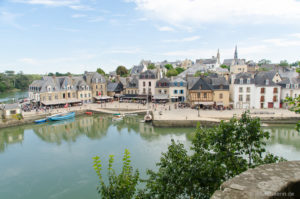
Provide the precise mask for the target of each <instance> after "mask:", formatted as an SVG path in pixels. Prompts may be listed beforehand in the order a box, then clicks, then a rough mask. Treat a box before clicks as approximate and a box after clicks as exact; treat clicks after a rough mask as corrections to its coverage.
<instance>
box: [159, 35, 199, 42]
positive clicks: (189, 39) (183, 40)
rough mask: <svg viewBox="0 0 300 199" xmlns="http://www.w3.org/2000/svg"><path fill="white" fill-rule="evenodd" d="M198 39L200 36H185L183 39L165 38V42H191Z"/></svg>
mask: <svg viewBox="0 0 300 199" xmlns="http://www.w3.org/2000/svg"><path fill="white" fill-rule="evenodd" d="M198 39H200V36H193V37H185V38H182V39H168V40H164V41H163V42H166V43H177V42H191V41H196V40H198Z"/></svg>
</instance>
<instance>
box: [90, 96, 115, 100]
mask: <svg viewBox="0 0 300 199" xmlns="http://www.w3.org/2000/svg"><path fill="white" fill-rule="evenodd" d="M94 98H95V99H96V100H107V99H112V97H110V96H96V97H94Z"/></svg>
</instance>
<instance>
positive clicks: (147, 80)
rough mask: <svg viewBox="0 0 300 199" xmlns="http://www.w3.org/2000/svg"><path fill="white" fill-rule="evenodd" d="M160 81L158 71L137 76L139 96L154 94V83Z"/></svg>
mask: <svg viewBox="0 0 300 199" xmlns="http://www.w3.org/2000/svg"><path fill="white" fill-rule="evenodd" d="M159 79H160V73H159V70H146V71H145V72H143V73H141V74H140V75H139V85H138V88H139V95H149V96H152V95H154V94H155V86H156V81H157V80H159Z"/></svg>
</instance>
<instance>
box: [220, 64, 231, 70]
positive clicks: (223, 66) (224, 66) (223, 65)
mask: <svg viewBox="0 0 300 199" xmlns="http://www.w3.org/2000/svg"><path fill="white" fill-rule="evenodd" d="M220 67H221V68H226V69H228V70H230V67H229V66H227V65H225V64H222V65H220Z"/></svg>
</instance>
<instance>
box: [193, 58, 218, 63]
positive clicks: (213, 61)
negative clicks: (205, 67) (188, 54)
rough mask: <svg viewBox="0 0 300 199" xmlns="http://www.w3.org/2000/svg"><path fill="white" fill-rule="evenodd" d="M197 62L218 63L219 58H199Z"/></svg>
mask: <svg viewBox="0 0 300 199" xmlns="http://www.w3.org/2000/svg"><path fill="white" fill-rule="evenodd" d="M196 63H199V64H216V63H217V59H216V58H215V59H197V60H196Z"/></svg>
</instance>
